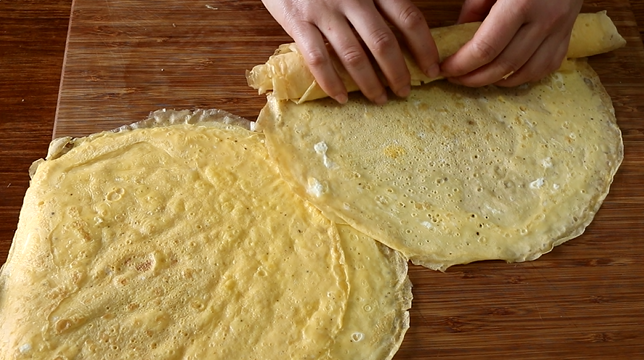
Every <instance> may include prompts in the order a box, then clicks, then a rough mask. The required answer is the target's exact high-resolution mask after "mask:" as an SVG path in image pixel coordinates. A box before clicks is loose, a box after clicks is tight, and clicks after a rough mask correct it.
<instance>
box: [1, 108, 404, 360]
mask: <svg viewBox="0 0 644 360" xmlns="http://www.w3.org/2000/svg"><path fill="white" fill-rule="evenodd" d="M248 128H249V122H248V121H246V120H244V119H241V118H237V117H235V116H233V115H230V114H228V113H225V112H222V111H217V110H212V111H197V112H194V113H192V112H187V111H183V112H170V111H168V112H165V111H158V112H155V113H154V114H153V116H152V117H151V118H150V119H148V120H146V121H144V122H141V123H137V124H134V125H133V126H126V127H123V128H121V129H119V130H118V131H115V132H104V133H100V134H95V135H91V136H88V137H85V138H78V139H72V138H61V139H58V140H56V141H54V142H52V145H51V147H50V152H49V154H48V156H47V159H46V160H41V161H38V162H36V163H35V164H34V166H33V169H32V170H33V174H32V181H31V184H30V187H29V189H28V191H27V194H26V197H25V202H24V205H23V208H22V211H21V215H20V221H19V225H18V230H17V232H16V234H15V238H14V242H13V244H12V247H11V250H10V253H9V258H8V260H7V262H6V264H5V265H4V266H3V268H2V270H1V272H0V358H2V359H9V358H11V359H71V358H82V359H179V358H181V359H234V358H240V359H288V358H301V359H303V358H306V359H328V358H334V359H354V358H355V354H356V353H361V354H364V355H365V358H369V359H386V358H390V357H392V356H393V353H394V352H395V351H396V349H397V348H398V346H399V345H400V342H401V341H402V337H403V335H404V333H405V331H406V329H407V328H408V326H409V316H408V313H407V309H408V308H409V307H410V305H411V285H410V282H409V280H408V278H407V275H406V274H407V267H406V266H407V265H406V259H404V258H403V257H402V256H401V255H400V254H399V253H397V252H395V251H393V250H390V249H388V248H386V247H384V246H382V245H380V244H379V243H377V242H375V241H373V239H370V238H367V237H366V236H364V235H363V234H360V233H358V232H357V231H355V230H354V229H353V228H350V227H348V226H346V225H342V226H337V225H336V224H334V223H333V222H331V221H329V220H328V219H327V218H325V217H324V216H322V214H321V213H320V212H319V211H318V210H317V209H315V208H314V207H313V206H311V205H309V204H308V203H307V202H305V201H303V200H302V199H300V198H299V197H298V196H296V195H295V194H294V193H293V192H292V191H291V190H290V189H289V187H288V185H287V184H286V183H285V182H284V181H283V180H282V179H281V178H280V175H279V173H278V170H277V167H276V165H275V163H274V162H273V161H272V160H271V159H270V158H269V156H268V154H267V151H266V148H265V146H264V144H263V143H264V136H263V135H262V134H259V133H254V132H251V131H249V130H248Z"/></svg>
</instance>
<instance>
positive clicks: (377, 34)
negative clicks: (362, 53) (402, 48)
mask: <svg viewBox="0 0 644 360" xmlns="http://www.w3.org/2000/svg"><path fill="white" fill-rule="evenodd" d="M370 39H371V44H372V45H371V46H370V48H371V51H372V52H373V53H374V54H387V53H389V52H390V51H391V50H392V49H393V48H395V47H396V46H397V44H398V42H397V41H396V38H395V37H394V35H393V33H391V32H390V31H387V30H385V29H378V30H375V31H374V32H372V33H371V36H370Z"/></svg>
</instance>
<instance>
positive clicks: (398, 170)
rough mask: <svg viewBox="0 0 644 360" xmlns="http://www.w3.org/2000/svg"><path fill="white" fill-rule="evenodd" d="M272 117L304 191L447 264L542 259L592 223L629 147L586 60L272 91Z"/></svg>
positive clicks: (356, 223) (264, 116)
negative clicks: (350, 88)
mask: <svg viewBox="0 0 644 360" xmlns="http://www.w3.org/2000/svg"><path fill="white" fill-rule="evenodd" d="M258 128H259V129H260V130H262V131H264V133H265V134H266V144H267V147H268V149H269V153H270V155H271V156H272V157H273V158H274V159H275V160H276V161H277V163H278V165H279V167H280V172H281V174H282V176H283V177H284V178H285V179H286V180H287V181H288V182H289V183H290V184H291V185H292V187H293V189H294V190H295V191H296V192H297V193H298V194H299V195H300V196H302V197H304V198H306V199H308V200H309V201H311V202H312V203H314V204H315V205H316V206H317V207H318V208H320V209H321V210H322V211H323V212H324V213H325V214H326V215H327V216H328V217H330V218H333V219H339V220H343V221H345V222H346V223H348V224H349V225H351V226H353V227H355V228H356V229H358V230H360V231H361V232H363V233H365V234H367V235H369V236H371V237H373V238H375V239H377V240H379V241H381V242H383V243H384V244H386V245H388V246H390V247H392V248H394V249H396V250H399V251H401V252H402V253H403V254H405V256H407V257H408V258H410V259H411V260H412V261H413V262H414V263H416V264H421V265H424V266H426V267H429V268H431V269H437V270H445V269H447V268H448V267H449V266H452V265H456V264H463V263H469V262H472V261H477V260H489V259H502V260H506V261H526V260H533V259H536V258H538V257H539V256H541V255H542V254H544V253H546V252H548V251H550V250H551V249H552V248H553V247H554V246H555V245H558V244H561V243H563V242H564V241H567V240H569V239H572V238H574V237H576V236H578V235H580V234H581V233H582V232H583V231H584V229H585V227H586V226H587V225H588V224H589V223H590V222H591V220H592V219H593V216H594V214H595V213H596V211H597V210H598V209H599V207H600V205H601V203H602V200H603V199H604V198H605V196H606V194H607V193H608V190H609V185H610V183H611V182H612V179H613V175H614V174H615V172H616V171H617V168H618V166H619V164H620V163H621V161H622V158H623V145H622V141H621V134H620V131H619V128H618V127H617V124H616V120H615V116H614V113H613V107H612V103H611V101H610V98H609V96H608V95H607V93H606V92H605V90H604V88H603V86H602V85H601V83H600V81H599V78H598V77H597V75H596V73H595V72H594V71H593V70H592V68H591V67H590V66H589V65H588V64H587V63H586V62H585V61H583V60H577V61H573V62H571V63H570V64H568V70H567V71H560V72H556V73H554V74H552V75H550V76H549V77H547V78H545V79H544V80H542V81H540V82H538V83H535V84H530V85H524V86H521V87H518V88H511V89H502V88H497V87H493V86H489V87H484V88H479V89H471V88H465V87H459V86H455V85H452V84H450V83H447V82H435V83H431V84H427V85H423V86H420V87H415V88H413V89H412V92H411V94H410V95H409V97H407V98H406V99H393V100H391V101H389V102H388V103H387V104H386V105H384V106H378V105H375V104H372V103H370V102H369V101H368V100H366V99H365V98H363V97H362V96H361V95H359V94H353V95H352V97H351V98H350V101H349V102H348V103H347V104H346V105H338V104H337V103H336V102H335V101H334V100H332V99H320V100H316V101H311V102H306V103H302V104H295V103H294V102H292V101H286V100H277V99H276V98H275V97H274V96H271V95H269V96H268V103H267V105H266V106H265V108H264V109H263V110H262V112H261V114H260V116H259V118H258Z"/></svg>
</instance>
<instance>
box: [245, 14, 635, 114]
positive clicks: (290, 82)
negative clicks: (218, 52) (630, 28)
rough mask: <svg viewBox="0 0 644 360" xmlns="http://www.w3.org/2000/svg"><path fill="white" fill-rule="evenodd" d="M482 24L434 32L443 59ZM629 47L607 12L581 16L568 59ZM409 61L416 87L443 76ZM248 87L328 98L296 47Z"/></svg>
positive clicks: (280, 53) (282, 52)
mask: <svg viewBox="0 0 644 360" xmlns="http://www.w3.org/2000/svg"><path fill="white" fill-rule="evenodd" d="M480 24H481V23H479V22H475V23H467V24H460V25H454V26H448V27H442V28H434V29H431V32H432V36H433V38H434V41H435V42H436V47H437V48H438V54H439V57H440V60H441V61H442V60H443V59H445V58H447V57H448V56H450V55H453V54H454V53H456V51H458V49H460V48H461V47H462V46H463V45H465V43H467V42H468V41H469V40H471V39H472V37H474V33H475V32H476V30H478V28H479V26H480ZM625 44H626V40H624V38H623V37H622V36H621V35H620V34H619V33H618V32H617V29H616V28H615V25H614V24H613V22H612V21H611V19H610V18H609V17H608V16H607V15H606V12H605V11H601V12H598V13H594V14H579V16H578V17H577V20H576V21H575V24H574V27H573V30H572V36H571V39H570V45H569V47H568V53H567V58H569V59H571V58H581V57H587V56H592V55H597V54H600V53H605V52H609V51H612V50H615V49H617V48H620V47H622V46H624V45H625ZM329 52H330V54H331V60H332V61H333V65H334V67H335V69H336V71H337V72H338V74H339V75H340V77H341V79H342V81H343V82H344V85H345V87H346V88H347V91H356V90H358V86H357V85H356V83H355V82H354V81H353V79H351V76H349V74H348V73H347V71H346V69H345V68H344V67H343V65H342V64H341V62H340V60H339V59H338V57H337V55H336V54H335V53H334V52H333V51H332V50H331V49H329ZM403 54H404V56H405V62H406V63H407V68H408V69H409V72H410V75H411V84H412V85H421V84H425V83H428V82H431V81H434V80H439V79H441V77H437V78H433V79H432V78H429V77H428V76H426V75H425V74H424V73H423V72H422V71H421V70H420V68H419V67H418V65H417V64H416V63H415V62H414V60H413V57H412V56H411V54H410V53H409V52H408V51H407V50H405V49H403ZM246 78H247V80H248V85H249V86H251V87H252V88H254V89H257V90H258V91H259V93H260V94H264V93H266V92H268V91H272V94H273V97H275V98H276V99H279V100H282V99H291V100H294V101H296V102H298V103H299V102H304V101H309V100H315V99H320V98H324V97H327V96H328V95H327V94H326V93H325V92H324V91H323V90H322V88H320V86H319V85H318V84H317V82H316V81H315V78H314V77H313V74H311V72H310V71H309V70H308V67H307V65H306V63H305V61H304V58H303V57H302V55H301V54H300V53H299V51H298V50H297V47H296V46H295V44H284V45H282V46H280V48H279V49H278V50H277V51H276V53H275V54H274V55H273V56H271V57H270V58H269V60H268V61H267V62H266V64H261V65H257V66H255V67H254V68H253V69H252V70H251V71H249V72H248V73H247V74H246Z"/></svg>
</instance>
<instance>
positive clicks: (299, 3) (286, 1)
mask: <svg viewBox="0 0 644 360" xmlns="http://www.w3.org/2000/svg"><path fill="white" fill-rule="evenodd" d="M262 2H263V3H264V6H265V7H266V9H268V11H269V12H270V13H271V15H273V17H274V18H275V20H277V22H278V23H280V25H282V27H283V28H284V30H286V32H287V33H288V34H289V35H290V36H291V37H292V38H293V40H294V41H295V43H296V44H297V47H298V49H299V51H300V53H301V54H302V56H303V57H304V60H305V61H306V63H307V65H308V66H309V69H310V70H311V73H312V74H313V76H314V77H315V79H316V81H317V82H318V84H319V85H320V87H321V88H322V90H324V91H325V92H326V93H327V94H329V95H330V96H331V97H333V98H334V99H335V100H336V101H338V102H340V103H345V102H346V101H347V98H348V97H347V91H346V89H345V87H344V85H343V83H342V81H341V80H340V77H339V75H338V74H337V72H336V70H335V69H334V67H333V65H332V62H331V59H330V57H329V53H328V51H327V48H326V46H325V39H326V41H328V43H329V44H330V46H331V48H332V49H333V50H334V51H335V52H336V54H337V55H338V58H339V59H340V61H341V63H342V64H343V66H344V67H345V68H346V69H347V72H348V73H349V75H351V77H352V78H353V80H354V81H355V82H356V84H357V85H358V87H359V88H360V90H361V91H362V93H363V94H364V95H365V96H366V97H367V98H369V99H370V100H371V101H373V102H375V103H377V104H383V103H385V102H386V101H387V93H386V91H385V88H384V86H383V84H382V83H381V82H380V80H379V79H378V76H377V75H376V72H375V71H374V68H373V66H372V64H371V62H370V60H369V56H368V55H367V53H366V52H365V50H368V51H369V52H370V53H371V54H372V55H373V57H374V59H375V61H376V63H377V64H378V66H379V67H380V69H381V70H382V73H383V75H384V76H385V78H386V80H387V84H388V85H389V87H390V88H391V89H392V90H393V92H394V93H395V94H396V95H398V96H401V97H405V96H407V95H408V94H409V91H410V75H409V70H408V69H407V66H406V64H405V61H404V59H403V55H402V52H401V50H400V46H399V44H398V40H397V39H396V37H395V35H394V33H393V32H392V30H391V29H390V28H389V26H388V23H391V24H392V25H393V26H394V27H395V28H397V29H398V30H400V32H401V33H402V36H403V39H404V41H405V42H406V44H407V46H408V48H409V50H410V51H411V53H412V55H413V56H414V58H415V60H416V62H417V63H418V65H419V67H420V69H423V71H424V72H425V74H426V75H427V76H430V77H436V76H438V74H439V72H440V69H439V67H438V52H437V50H436V45H435V43H434V40H433V38H432V36H431V33H430V31H429V27H428V26H427V23H426V21H425V18H424V16H423V15H422V13H421V12H420V10H418V8H417V7H416V6H414V5H413V4H412V3H411V1H410V0H326V1H323V0H262ZM352 27H353V29H355V32H354V31H353V30H352ZM358 37H359V38H361V39H362V41H363V42H364V44H365V45H366V49H365V48H363V46H362V45H361V43H360V41H359V39H358Z"/></svg>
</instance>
